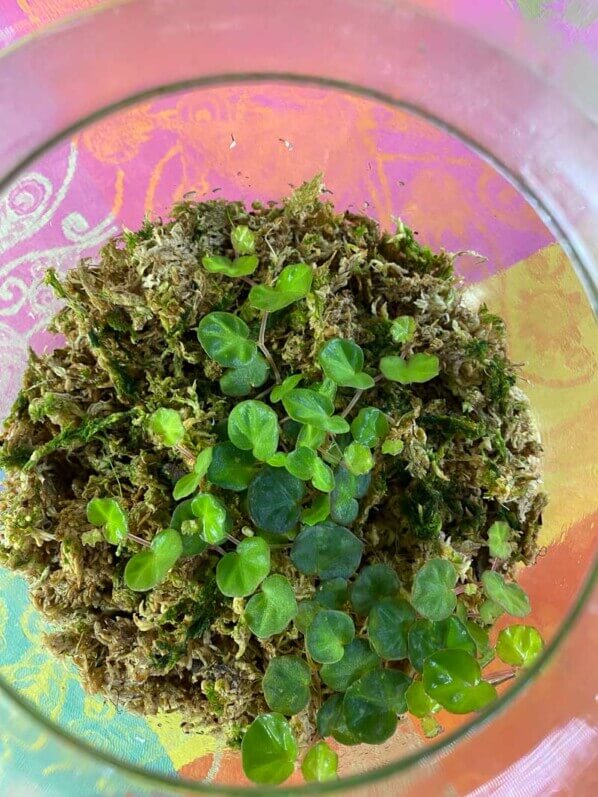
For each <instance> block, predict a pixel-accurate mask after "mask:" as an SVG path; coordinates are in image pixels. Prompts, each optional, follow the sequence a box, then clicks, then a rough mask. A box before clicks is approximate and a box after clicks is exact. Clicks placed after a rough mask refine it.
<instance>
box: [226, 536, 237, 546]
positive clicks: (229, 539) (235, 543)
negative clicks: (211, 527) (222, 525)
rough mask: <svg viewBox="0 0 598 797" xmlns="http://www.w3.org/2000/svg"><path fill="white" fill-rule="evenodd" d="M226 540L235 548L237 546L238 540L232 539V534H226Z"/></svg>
mask: <svg viewBox="0 0 598 797" xmlns="http://www.w3.org/2000/svg"><path fill="white" fill-rule="evenodd" d="M226 539H227V540H228V541H229V542H232V543H233V545H235V546H236V545H238V544H239V540H238V539H237V538H236V537H233V535H232V534H227V535H226Z"/></svg>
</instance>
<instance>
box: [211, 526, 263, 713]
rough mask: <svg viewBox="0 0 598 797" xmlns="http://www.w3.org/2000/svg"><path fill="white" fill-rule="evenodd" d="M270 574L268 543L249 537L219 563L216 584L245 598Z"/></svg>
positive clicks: (222, 590)
mask: <svg viewBox="0 0 598 797" xmlns="http://www.w3.org/2000/svg"><path fill="white" fill-rule="evenodd" d="M269 572H270V547H269V545H268V543H267V542H266V541H265V540H263V539H262V538H261V537H249V538H248V539H244V540H242V541H241V542H240V543H239V544H238V546H237V549H236V550H235V551H232V552H231V553H227V554H225V555H224V556H223V557H222V559H221V560H220V561H219V562H218V565H217V566H216V584H217V585H218V589H219V590H220V592H222V594H223V595H226V596H227V597H228V598H244V597H246V596H247V595H251V594H252V593H253V592H255V590H256V589H257V588H258V587H259V585H260V584H261V582H262V581H263V580H264V579H265V578H266V576H267V575H268V573H269ZM270 708H272V706H271V707H270Z"/></svg>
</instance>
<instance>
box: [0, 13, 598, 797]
mask: <svg viewBox="0 0 598 797" xmlns="http://www.w3.org/2000/svg"><path fill="white" fill-rule="evenodd" d="M130 3H131V0H112V1H111V2H109V3H105V4H102V5H101V6H99V7H97V8H95V9H92V10H91V11H86V12H85V11H84V12H81V13H80V14H77V15H75V16H74V17H71V18H70V19H69V20H67V21H66V22H61V23H57V24H55V25H53V26H50V27H49V28H48V29H47V30H44V31H43V32H40V33H36V34H32V35H31V36H29V37H26V38H25V40H23V41H20V42H18V43H17V44H16V45H14V46H13V47H10V48H7V51H5V52H4V53H2V55H1V56H0V61H1V59H2V58H4V57H5V56H6V55H7V54H10V53H11V52H14V50H15V49H20V48H21V47H23V46H26V45H27V43H31V40H33V39H37V38H40V37H45V36H51V35H53V34H54V33H55V32H56V30H58V29H62V28H64V27H70V26H71V25H72V24H73V23H74V22H76V21H77V19H79V18H83V17H88V16H90V15H94V14H98V13H101V12H103V11H106V10H107V9H110V8H114V7H118V6H123V5H129V4H130ZM264 81H272V82H283V83H285V82H286V83H301V84H303V85H305V84H312V85H315V86H319V87H324V88H332V89H336V90H341V91H348V92H351V93H355V94H358V95H361V96H365V97H368V98H370V99H375V100H378V101H381V102H383V103H386V104H389V105H392V106H394V107H399V108H402V109H404V110H407V111H408V112H410V113H413V114H415V115H417V116H420V117H422V118H424V119H425V120H426V121H428V122H431V123H432V124H434V125H436V126H438V127H440V128H441V129H443V130H445V131H446V132H447V133H449V134H451V135H453V136H456V137H458V138H459V139H461V140H462V141H464V143H466V144H467V145H468V146H469V147H470V148H471V149H472V150H474V151H475V152H476V153H477V154H478V155H479V156H480V157H481V158H483V159H484V160H486V161H487V162H488V163H490V164H491V165H492V166H493V167H494V168H495V169H497V170H498V171H499V172H500V173H501V174H502V175H503V176H504V177H506V179H508V180H509V182H510V183H511V184H513V185H514V186H515V187H516V188H517V189H518V190H519V191H520V192H521V193H522V194H523V195H524V196H525V198H526V199H527V201H528V202H530V204H531V205H532V206H533V207H534V209H535V210H536V212H537V213H538V215H539V216H540V217H541V219H542V220H543V221H544V223H545V224H547V226H548V227H550V228H551V229H552V230H553V231H554V232H555V234H556V235H557V237H558V240H559V243H560V245H561V246H563V248H565V250H566V252H567V254H568V256H569V257H570V259H571V261H572V263H573V266H574V268H575V270H576V272H577V274H578V276H579V277H580V279H581V281H582V283H583V285H584V288H585V289H586V291H587V293H588V298H589V299H590V301H591V302H592V303H593V304H594V307H596V302H597V301H598V286H597V281H596V272H595V271H594V270H593V269H592V268H591V262H590V260H589V257H588V256H587V252H585V251H584V250H583V247H579V246H576V243H577V241H570V240H569V238H568V237H567V234H566V233H565V231H564V230H563V229H562V227H561V226H560V224H559V223H558V222H557V220H556V219H555V218H554V216H553V215H552V214H551V213H550V211H549V210H548V208H547V207H546V206H545V205H544V204H543V202H542V201H541V200H540V199H539V198H538V197H537V196H536V195H535V194H534V192H533V191H532V190H531V188H530V187H529V186H528V185H527V184H526V183H524V182H523V180H522V179H521V178H519V177H516V176H515V175H514V174H513V173H512V172H511V171H510V169H508V168H507V167H506V166H505V165H504V164H502V163H501V162H500V161H498V160H497V158H496V157H495V156H494V155H492V154H491V153H489V152H488V151H486V150H485V149H484V148H483V147H481V146H480V145H479V144H478V143H477V142H476V141H475V140H473V139H471V138H470V136H469V135H468V134H466V133H465V132H464V131H462V130H459V129H458V128H456V127H455V126H453V125H450V124H447V123H446V122H444V121H442V120H440V119H438V118H437V117H435V116H434V115H432V114H430V113H428V112H426V111H423V110H422V109H420V108H418V107H416V106H413V105H412V104H410V103H408V102H401V101H398V100H396V99H395V98H393V97H392V96H389V95H387V94H386V93H384V92H382V91H377V90H374V89H369V88H365V87H362V86H359V85H354V84H351V83H345V82H343V81H340V80H332V79H330V80H326V79H322V78H320V77H317V76H312V75H298V74H292V73H289V74H284V73H277V72H276V73H261V72H256V73H254V74H250V73H242V74H232V73H231V74H225V75H216V76H210V77H209V78H204V79H201V78H198V79H194V80H188V81H182V82H178V83H175V84H165V85H163V86H159V87H156V88H153V89H151V90H148V91H144V92H140V93H139V94H137V95H133V96H130V97H127V98H126V99H123V100H122V101H119V102H117V103H114V104H112V105H110V106H107V107H105V108H102V109H100V110H97V111H96V112H94V113H93V114H90V115H88V116H87V117H85V118H82V119H80V120H78V121H77V123H76V124H73V125H70V126H67V127H65V128H64V129H62V130H60V131H59V132H58V133H57V134H55V135H54V136H52V137H51V138H50V139H48V140H47V141H45V142H44V144H43V145H42V146H40V147H38V148H36V149H34V150H32V151H31V152H29V154H28V155H27V157H25V158H23V159H22V160H21V161H20V162H19V163H18V164H17V165H16V166H15V167H14V168H12V169H11V170H10V172H8V173H6V174H4V175H3V177H2V179H0V191H3V190H4V189H5V188H6V187H7V185H8V184H10V182H12V180H14V178H15V176H16V175H17V174H19V173H20V172H21V171H22V170H23V169H25V168H26V167H27V166H29V165H30V164H31V163H32V162H34V161H35V160H37V159H38V158H39V157H41V156H42V155H43V154H44V153H46V152H47V151H49V150H50V149H52V148H53V147H54V146H55V145H56V144H58V143H59V142H60V141H62V140H63V139H64V138H66V137H68V136H70V135H72V134H74V133H76V132H78V131H79V130H80V129H82V128H84V127H86V126H87V125H89V124H92V123H94V122H96V121H98V120H99V119H101V118H103V117H104V116H106V115H109V114H112V113H115V112H118V111H119V110H122V109H124V108H126V107H128V106H130V105H132V104H134V103H136V102H140V101H144V100H148V99H150V98H153V97H156V96H160V95H163V94H167V93H168V94H170V93H173V92H178V91H187V90H190V89H196V88H205V87H210V86H215V85H219V86H220V85H224V84H226V83H229V84H231V83H239V82H245V83H251V82H264ZM597 581H598V557H597V558H596V559H595V561H594V563H593V564H592V567H591V570H590V572H589V575H588V576H587V577H586V580H585V582H584V584H583V586H582V588H581V590H580V591H579V593H578V595H577V599H576V602H575V604H574V605H573V607H572V608H571V610H570V611H569V613H568V615H567V616H566V617H565V618H564V620H563V622H562V623H561V625H560V626H559V628H558V630H557V633H556V634H555V636H554V637H553V638H552V639H551V641H550V642H549V644H548V645H547V646H546V648H545V650H544V652H543V654H542V655H541V657H539V658H538V659H537V660H536V662H535V663H534V664H533V665H532V666H531V667H530V668H529V669H528V670H527V671H525V672H524V673H523V674H522V675H521V676H519V678H518V679H517V680H516V681H515V683H514V684H513V685H512V686H511V688H510V689H509V690H508V691H507V692H505V694H504V695H502V696H501V697H500V698H499V699H498V700H497V701H496V702H495V703H493V704H491V705H490V706H488V707H487V708H486V709H484V710H483V711H482V712H480V713H479V714H478V715H476V716H475V717H474V718H473V719H472V720H471V721H470V722H468V723H467V724H466V725H464V726H463V727H461V728H459V729H458V730H456V731H454V732H452V733H449V734H445V735H443V737H442V738H441V739H440V740H439V741H438V742H434V743H432V744H430V745H428V746H426V747H425V748H423V749H422V750H420V751H418V752H416V753H412V754H410V755H407V756H405V757H404V758H401V759H400V760H399V761H397V762H396V763H393V764H388V765H385V766H383V767H379V768H377V769H374V770H369V771H368V772H366V773H364V774H361V775H351V776H348V777H346V778H343V779H342V780H339V781H337V782H334V783H327V784H305V785H302V786H287V787H283V790H284V791H285V792H288V793H292V794H330V793H333V792H340V791H346V790H348V789H351V788H355V787H359V786H363V785H367V784H372V783H375V782H377V781H380V780H382V779H386V778H390V777H393V776H395V775H398V774H400V773H403V772H406V771H407V770H408V769H410V768H411V767H414V766H416V765H419V764H422V763H424V762H428V763H430V762H431V761H432V759H434V758H435V757H436V756H437V755H438V754H439V753H441V752H443V751H446V750H447V749H448V748H450V747H451V746H452V745H454V744H455V743H456V742H458V741H459V740H461V739H463V738H465V737H466V736H470V735H471V734H472V732H477V731H479V730H480V729H481V728H482V727H484V726H485V725H487V724H488V721H489V720H490V719H491V718H492V717H494V716H496V715H498V714H499V713H500V712H502V711H503V710H504V709H506V708H507V707H508V706H509V705H510V704H511V703H512V702H513V701H514V700H515V698H516V697H517V696H518V695H520V694H521V693H522V692H523V691H524V690H525V689H526V688H527V687H528V686H530V684H531V683H532V682H533V681H534V680H535V678H536V677H537V676H538V675H539V673H540V672H541V671H542V670H543V669H544V668H545V666H546V665H547V663H549V662H550V660H551V659H552V658H553V657H554V655H555V654H556V653H557V652H558V650H559V649H560V648H561V646H562V643H563V641H564V640H565V639H566V638H567V636H568V635H569V632H570V630H571V628H572V627H573V626H574V624H575V622H576V621H577V619H578V618H579V616H580V614H581V612H582V610H583V608H584V606H585V605H586V603H587V601H588V600H589V598H590V595H591V594H592V591H593V589H594V587H595V585H596V582H597ZM0 690H1V691H2V692H3V693H4V694H5V696H6V697H7V698H8V699H9V700H10V701H11V702H12V703H13V704H14V705H15V706H16V707H17V708H18V709H19V710H21V711H23V712H24V713H26V714H27V715H29V716H30V717H31V718H32V720H33V721H34V722H36V723H37V724H38V725H40V726H41V727H42V728H43V729H44V730H46V731H48V732H50V733H51V734H52V735H53V736H54V737H56V739H58V741H59V742H61V743H64V744H65V745H66V746H68V747H70V748H72V749H74V750H76V751H78V752H79V753H83V754H84V755H85V756H86V757H87V758H89V759H91V760H93V761H95V762H101V763H103V764H105V765H107V766H108V767H111V768H115V769H116V770H119V771H121V772H122V773H123V774H126V775H128V776H130V777H131V778H132V779H133V780H134V781H135V782H137V783H138V784H139V785H140V786H144V787H148V788H152V789H155V788H156V786H162V787H164V788H165V789H167V790H168V792H169V793H170V794H189V793H195V794H209V795H222V796H223V797H224V796H225V795H231V797H242V796H243V795H248V794H252V793H253V794H258V793H260V794H261V793H263V792H264V790H263V788H260V789H255V788H253V787H234V786H220V785H219V786H212V785H209V784H203V783H198V782H197V781H190V780H186V779H182V778H177V779H173V778H171V777H168V776H165V775H161V774H160V773H155V772H150V771H148V770H145V769H142V768H140V767H136V766H134V765H131V764H128V763H126V762H123V761H120V760H119V759H118V758H116V757H112V756H111V755H109V754H107V753H104V752H101V751H99V750H97V749H95V748H93V747H92V746H91V745H88V744H87V743H86V742H82V741H81V740H79V739H78V738H76V737H74V736H72V735H71V734H69V733H67V732H65V731H64V730H63V729H61V728H60V727H59V726H57V725H55V724H53V723H52V722H51V721H49V720H47V718H45V717H44V716H43V715H42V714H41V713H40V712H39V711H38V710H37V709H36V708H35V707H33V706H31V705H30V704H29V703H28V702H27V701H26V700H25V699H23V698H22V697H21V696H20V695H19V694H18V693H17V692H16V691H15V690H14V689H13V688H12V687H11V686H10V685H9V684H8V683H6V682H5V681H4V680H3V679H2V678H1V677H0ZM272 791H273V792H274V791H275V792H276V793H281V789H276V790H272Z"/></svg>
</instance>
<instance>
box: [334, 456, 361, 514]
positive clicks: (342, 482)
mask: <svg viewBox="0 0 598 797" xmlns="http://www.w3.org/2000/svg"><path fill="white" fill-rule="evenodd" d="M357 494H358V479H357V478H356V476H355V474H353V473H351V471H350V470H349V469H348V468H346V467H345V466H344V465H341V466H340V467H338V468H337V470H336V473H335V474H334V490H333V491H332V492H331V493H330V517H331V518H332V520H334V521H335V523H340V524H341V525H344V526H348V525H350V524H351V523H353V521H354V520H355V519H356V518H357V515H358V514H359V503H358V502H357V501H356V497H357Z"/></svg>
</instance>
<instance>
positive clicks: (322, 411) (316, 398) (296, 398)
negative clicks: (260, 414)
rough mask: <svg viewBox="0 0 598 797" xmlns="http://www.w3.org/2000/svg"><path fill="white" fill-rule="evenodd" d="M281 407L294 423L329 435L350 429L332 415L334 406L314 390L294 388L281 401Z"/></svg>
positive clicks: (345, 423)
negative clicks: (307, 425) (308, 426)
mask: <svg viewBox="0 0 598 797" xmlns="http://www.w3.org/2000/svg"><path fill="white" fill-rule="evenodd" d="M282 403H283V406H284V408H285V410H286V412H287V413H288V415H289V417H291V418H292V419H293V420H294V421H298V422H299V423H305V424H309V425H310V426H313V427H314V428H315V429H320V430H321V431H323V432H330V433H331V434H343V433H344V432H348V431H349V429H350V428H351V427H350V426H349V424H348V423H347V421H346V420H345V419H344V418H340V417H338V416H335V415H333V413H334V404H333V403H332V401H330V399H329V398H326V396H323V395H322V394H321V393H317V392H316V391H315V390H307V389H306V388H296V389H294V390H291V391H289V393H287V394H286V396H284V397H283V399H282Z"/></svg>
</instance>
